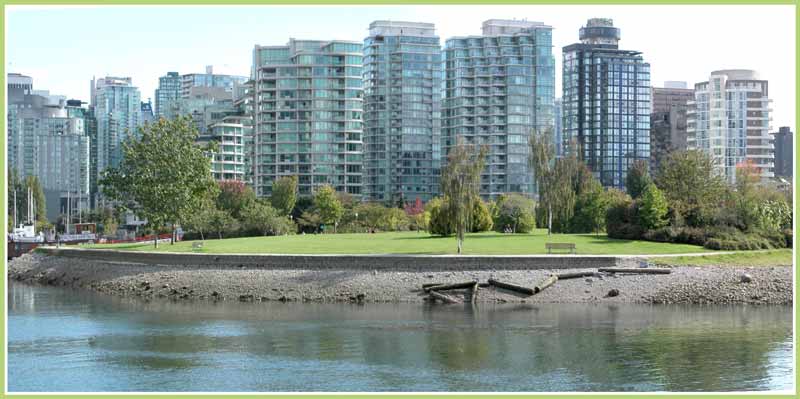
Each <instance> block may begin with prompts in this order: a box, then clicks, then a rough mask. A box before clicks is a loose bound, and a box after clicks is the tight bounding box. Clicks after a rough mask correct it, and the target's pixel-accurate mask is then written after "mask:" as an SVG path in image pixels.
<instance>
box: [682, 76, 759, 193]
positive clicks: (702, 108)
mask: <svg viewBox="0 0 800 399" xmlns="http://www.w3.org/2000/svg"><path fill="white" fill-rule="evenodd" d="M694 88H695V96H694V101H690V102H689V104H688V105H689V111H688V114H687V135H688V136H687V145H688V147H689V148H690V149H697V150H701V151H704V152H706V153H707V154H709V155H710V156H711V158H712V159H713V161H714V164H715V166H716V167H717V168H718V170H719V172H720V174H721V175H723V176H724V177H725V178H726V180H727V181H728V182H730V183H734V182H735V181H736V167H737V166H738V165H742V164H744V163H746V162H749V163H752V164H753V165H754V166H755V167H757V168H758V169H759V170H760V172H761V176H762V178H763V179H768V178H772V177H773V176H774V168H775V166H774V164H775V155H774V152H773V138H772V136H770V134H769V132H770V130H771V127H770V121H771V118H770V116H769V113H770V111H772V109H771V108H770V103H771V101H772V100H770V99H769V91H768V82H767V81H766V80H762V79H760V77H759V76H758V74H757V73H756V72H755V71H751V70H745V69H730V70H720V71H714V72H711V76H710V77H709V79H708V81H706V82H700V83H697V84H695V86H694Z"/></svg>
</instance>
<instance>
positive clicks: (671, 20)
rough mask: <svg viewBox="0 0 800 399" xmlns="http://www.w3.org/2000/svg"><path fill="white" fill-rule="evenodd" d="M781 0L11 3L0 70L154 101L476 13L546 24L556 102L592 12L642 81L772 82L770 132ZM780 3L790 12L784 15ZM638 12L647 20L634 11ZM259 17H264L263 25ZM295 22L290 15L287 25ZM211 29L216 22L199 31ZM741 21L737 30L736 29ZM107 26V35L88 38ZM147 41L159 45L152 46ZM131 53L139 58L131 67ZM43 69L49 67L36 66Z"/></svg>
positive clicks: (791, 110) (785, 69)
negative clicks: (388, 28)
mask: <svg viewBox="0 0 800 399" xmlns="http://www.w3.org/2000/svg"><path fill="white" fill-rule="evenodd" d="M712 7H713V11H714V14H713V15H716V16H717V18H715V19H714V20H709V19H708V17H707V15H708V12H707V11H709V10H708V9H709V8H712ZM791 7H792V6H775V5H772V6H724V7H722V6H589V7H586V6H544V5H531V6H491V7H489V6H335V7H319V6H314V7H309V6H260V7H249V6H248V7H244V6H238V7H224V8H222V7H210V6H193V7H187V6H182V7H173V6H158V8H159V9H158V13H153V12H152V11H153V6H130V7H129V6H126V7H120V6H116V7H96V6H92V7H89V6H85V7H64V6H57V7H45V6H36V7H29V6H12V7H9V9H8V10H9V12H8V13H7V14H6V15H7V25H6V26H7V37H8V46H7V49H8V50H7V64H6V68H7V71H8V72H17V73H21V74H24V75H28V76H32V77H33V79H34V88H35V89H46V90H50V92H51V93H53V94H62V95H65V96H67V97H69V98H77V99H81V100H84V101H88V99H89V90H88V89H89V81H90V80H91V78H92V76H95V77H98V78H99V77H102V76H106V75H111V76H130V77H132V78H133V85H134V86H137V87H139V89H140V91H141V94H142V96H141V97H142V100H143V101H146V99H148V98H151V99H153V100H155V98H154V97H155V96H154V91H155V88H156V87H157V86H158V77H160V76H163V75H165V74H166V73H167V72H169V71H177V72H179V73H181V74H189V73H202V72H203V71H204V69H205V66H206V65H213V66H214V72H215V73H220V74H234V75H249V73H250V65H252V56H251V55H252V48H253V46H254V45H256V44H258V45H283V44H285V43H286V42H287V41H288V39H289V38H290V37H294V38H297V39H326V38H330V39H340V40H353V41H362V40H363V39H364V38H365V37H367V35H368V26H369V23H371V22H372V21H374V20H380V19H390V20H398V21H400V20H403V21H415V22H430V23H434V24H435V26H436V34H437V35H438V36H439V37H440V38H441V41H442V43H444V42H445V41H446V40H447V39H449V38H452V37H457V36H469V35H474V34H476V32H477V31H478V30H479V28H480V24H481V22H482V21H483V20H486V19H489V18H511V17H518V18H520V19H521V18H526V19H527V20H529V21H539V22H543V23H545V24H548V25H550V26H553V28H554V29H553V53H554V55H556V68H555V69H556V96H557V97H560V96H561V93H562V90H561V68H562V65H561V59H560V57H559V56H558V55H560V54H561V50H562V47H564V46H566V45H568V44H571V43H574V42H576V41H577V39H578V37H577V32H578V29H579V28H580V27H581V26H584V25H585V23H586V20H587V19H588V18H591V17H604V18H611V19H613V20H614V25H615V26H617V27H619V28H620V29H621V30H622V40H621V43H620V46H622V47H624V48H634V49H636V50H639V51H642V52H643V54H644V56H645V58H646V59H647V61H648V62H649V63H650V64H651V65H652V72H651V82H652V85H653V86H656V87H660V86H662V84H663V82H664V81H667V80H678V81H686V83H687V85H688V87H690V88H691V87H693V85H694V84H695V83H699V82H702V81H704V80H705V79H706V78H707V74H708V71H710V70H719V69H734V68H736V69H754V70H757V71H759V72H760V74H761V76H762V77H763V78H764V79H767V80H769V81H770V82H771V83H772V84H771V85H770V86H771V87H770V94H769V97H770V98H772V99H773V100H774V103H773V112H772V115H773V121H772V126H773V130H774V129H777V127H778V126H794V125H795V124H794V121H795V107H794V104H795V100H794V99H795V75H794V69H795V56H794V55H795V44H794V43H795V36H794V12H793V8H791ZM454 8H457V9H458V12H459V18H458V19H452V18H447V16H449V15H452V12H453V9H454ZM487 8H491V12H487V10H486V9H487ZM787 8H788V9H789V10H792V11H790V12H787ZM354 9H355V10H357V12H353V10H354ZM139 15H141V16H142V17H143V18H144V17H145V15H146V17H147V19H148V21H150V22H149V23H148V26H150V27H154V28H153V29H151V30H148V31H143V30H141V28H139V27H135V26H130V27H126V26H124V25H120V24H118V23H117V18H121V17H122V16H124V17H125V18H126V19H129V20H135V19H136V18H137V16H139ZM649 15H658V16H659V18H653V19H650V18H646V17H643V16H649ZM265 18H270V19H271V22H274V23H271V24H264V23H263V21H264V20H265ZM300 18H302V21H301V23H298V19H300ZM90 21H91V23H90ZM181 21H187V22H189V23H191V24H193V25H194V26H196V27H198V28H195V29H190V28H189V29H182V30H179V29H176V27H177V26H191V25H189V24H186V25H181V24H180V22H181ZM167 22H171V23H169V24H168V23H167ZM212 24H213V26H215V27H216V29H212V30H209V29H201V28H202V27H203V26H206V25H209V26H212ZM744 24H747V27H748V29H741V27H742V26H744ZM676 27H679V29H678V28H676ZM111 28H114V29H116V30H117V32H118V34H117V35H114V34H109V35H96V34H92V32H98V31H109V29H111ZM667 28H668V29H669V30H666V29H667ZM64 32H67V35H68V36H70V34H71V37H69V40H66V41H53V40H52V38H53V37H56V36H58V35H64ZM219 32H225V34H224V35H220V34H219ZM708 32H712V33H714V32H716V33H717V34H716V35H709V36H707V37H708V38H707V39H703V40H698V39H697V35H698V34H700V33H702V34H706V33H708ZM753 32H757V33H755V34H754V33H753ZM158 38H160V40H162V41H161V42H157V41H156V40H157V39H158ZM63 43H69V45H68V46H65V45H64V44H63ZM693 43H694V44H693ZM83 48H89V49H97V50H96V51H85V52H83V53H81V56H80V57H76V56H75V54H76V51H77V50H79V49H83ZM101 48H102V49H101ZM198 48H203V49H205V51H202V52H201V51H198V50H197V49H198ZM184 49H189V51H185V50H184ZM142 59H144V60H147V62H141V61H140V60H142ZM687 61H691V62H687ZM53 64H55V65H58V67H57V68H55V67H47V66H46V65H53Z"/></svg>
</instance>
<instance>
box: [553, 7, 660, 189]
mask: <svg viewBox="0 0 800 399" xmlns="http://www.w3.org/2000/svg"><path fill="white" fill-rule="evenodd" d="M619 39H620V30H619V28H616V27H614V24H613V21H612V20H611V19H606V18H593V19H590V20H589V21H588V22H587V24H586V26H585V27H582V28H581V29H580V41H581V42H580V43H575V44H571V45H569V46H566V47H564V49H563V56H564V62H563V76H562V78H563V90H564V93H563V97H562V101H563V112H564V117H563V118H564V119H563V121H564V127H563V131H564V132H563V135H564V141H565V145H566V144H567V143H574V144H576V145H577V148H576V149H575V150H578V151H580V158H581V159H583V161H584V162H585V163H586V165H587V166H588V167H589V169H591V171H592V172H593V173H594V175H595V177H597V178H598V180H599V181H600V182H601V183H602V184H603V186H606V187H617V188H624V186H625V176H626V174H627V172H628V169H629V168H630V167H631V165H633V163H634V162H635V161H637V160H643V161H649V160H650V64H648V63H646V62H645V61H644V58H643V57H642V53H641V52H639V51H633V50H621V49H620V48H619ZM570 150H572V149H571V148H570Z"/></svg>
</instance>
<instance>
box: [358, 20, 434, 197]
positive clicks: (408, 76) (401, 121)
mask: <svg viewBox="0 0 800 399" xmlns="http://www.w3.org/2000/svg"><path fill="white" fill-rule="evenodd" d="M441 57H442V55H441V46H440V45H439V37H438V36H436V34H435V30H434V25H433V24H429V23H421V22H401V21H375V22H373V23H371V24H370V26H369V37H367V38H366V39H364V194H365V197H367V198H369V199H371V200H375V201H382V202H389V203H393V204H394V203H398V202H399V201H403V202H413V201H414V200H416V199H417V198H419V199H421V200H423V201H428V200H429V199H431V198H432V197H433V196H435V195H436V193H438V191H439V164H440V162H441V131H440V123H441V120H440V116H441V109H440V107H441V102H440V99H441V93H440V90H441V82H442V76H441V75H442V63H441Z"/></svg>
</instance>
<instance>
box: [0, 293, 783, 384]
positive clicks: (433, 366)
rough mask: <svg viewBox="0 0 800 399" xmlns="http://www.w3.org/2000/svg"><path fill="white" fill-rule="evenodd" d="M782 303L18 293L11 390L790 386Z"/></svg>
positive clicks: (12, 300) (12, 302)
mask: <svg viewBox="0 0 800 399" xmlns="http://www.w3.org/2000/svg"><path fill="white" fill-rule="evenodd" d="M791 311H792V309H791V307H746V306H739V307H677V306H617V305H530V304H527V305H526V304H521V305H503V306H480V307H478V308H474V309H473V308H464V307H460V306H459V305H456V306H449V307H442V306H439V307H434V308H430V307H425V306H422V305H366V306H357V305H329V304H328V305H321V304H319V305H318V304H301V303H295V304H282V303H249V304H240V303H220V304H216V305H215V304H210V303H193V304H186V303H172V302H167V303H165V302H150V303H144V302H140V301H135V300H125V299H119V298H112V297H108V296H104V295H98V294H93V293H88V292H82V291H73V290H65V289H56V288H42V287H31V286H25V285H19V284H12V285H11V287H10V289H9V312H8V316H9V319H8V337H9V343H8V353H9V356H8V381H9V390H10V391H726V390H787V389H793V378H794V370H793V366H792V342H791V339H792V325H791V322H792V315H791Z"/></svg>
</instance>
